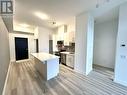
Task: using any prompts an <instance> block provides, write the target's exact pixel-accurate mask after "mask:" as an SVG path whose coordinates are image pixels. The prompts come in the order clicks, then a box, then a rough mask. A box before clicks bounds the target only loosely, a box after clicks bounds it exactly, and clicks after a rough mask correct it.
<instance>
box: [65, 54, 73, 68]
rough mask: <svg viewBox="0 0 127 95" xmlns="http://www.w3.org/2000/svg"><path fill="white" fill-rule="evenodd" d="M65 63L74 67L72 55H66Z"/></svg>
mask: <svg viewBox="0 0 127 95" xmlns="http://www.w3.org/2000/svg"><path fill="white" fill-rule="evenodd" d="M66 63H67V66H69V67H72V68H74V56H73V55H67V60H66Z"/></svg>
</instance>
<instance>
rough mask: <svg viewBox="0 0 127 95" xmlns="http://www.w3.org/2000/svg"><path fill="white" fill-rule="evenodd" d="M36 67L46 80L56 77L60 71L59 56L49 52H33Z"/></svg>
mask: <svg viewBox="0 0 127 95" xmlns="http://www.w3.org/2000/svg"><path fill="white" fill-rule="evenodd" d="M31 55H32V56H33V57H34V62H35V68H36V69H37V70H38V71H39V72H40V74H41V75H42V76H43V78H44V79H45V80H50V79H52V78H54V77H56V76H57V75H58V73H59V57H58V56H55V55H52V54H48V53H32V54H31Z"/></svg>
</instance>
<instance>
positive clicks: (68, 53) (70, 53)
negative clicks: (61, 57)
mask: <svg viewBox="0 0 127 95" xmlns="http://www.w3.org/2000/svg"><path fill="white" fill-rule="evenodd" d="M60 53H62V54H67V55H75V53H72V52H67V51H66V52H60Z"/></svg>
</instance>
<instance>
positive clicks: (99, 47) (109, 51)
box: [93, 19, 118, 69]
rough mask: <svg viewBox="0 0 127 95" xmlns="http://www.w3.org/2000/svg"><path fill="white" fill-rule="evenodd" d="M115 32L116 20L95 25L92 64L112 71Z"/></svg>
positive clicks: (116, 27) (116, 29)
mask: <svg viewBox="0 0 127 95" xmlns="http://www.w3.org/2000/svg"><path fill="white" fill-rule="evenodd" d="M117 31H118V19H115V20H110V21H105V22H102V23H97V24H95V29H94V61H93V63H94V64H97V65H100V66H104V67H108V68H112V69H114V67H115V50H116V38H117Z"/></svg>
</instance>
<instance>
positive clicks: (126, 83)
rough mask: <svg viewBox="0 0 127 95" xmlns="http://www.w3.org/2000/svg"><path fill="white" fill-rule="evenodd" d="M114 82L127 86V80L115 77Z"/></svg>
mask: <svg viewBox="0 0 127 95" xmlns="http://www.w3.org/2000/svg"><path fill="white" fill-rule="evenodd" d="M114 82H115V83H118V84H121V85H123V86H126V87H127V82H125V81H122V80H117V79H115V80H114Z"/></svg>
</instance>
